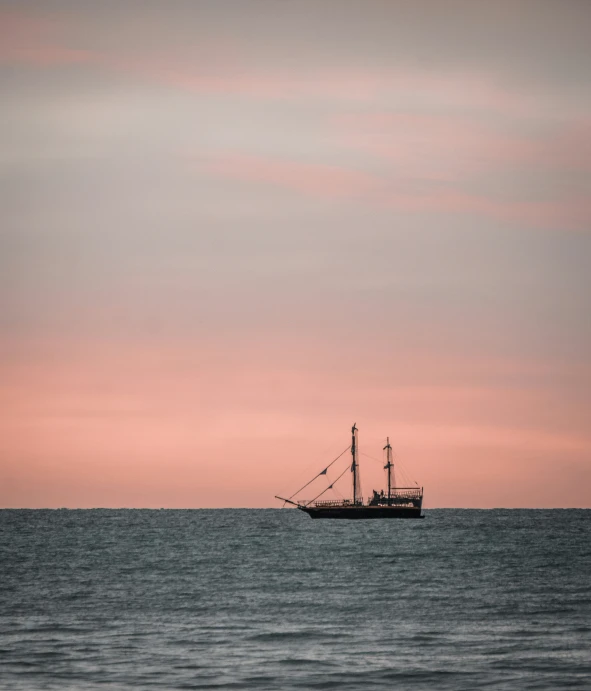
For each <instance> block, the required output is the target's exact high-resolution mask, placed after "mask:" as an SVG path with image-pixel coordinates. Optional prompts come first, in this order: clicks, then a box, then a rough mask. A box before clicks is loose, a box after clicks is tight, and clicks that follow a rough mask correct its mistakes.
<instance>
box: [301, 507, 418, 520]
mask: <svg viewBox="0 0 591 691" xmlns="http://www.w3.org/2000/svg"><path fill="white" fill-rule="evenodd" d="M299 508H300V510H301V511H305V512H306V513H307V514H308V516H310V518H342V519H343V518H344V519H346V520H355V519H367V518H424V516H422V515H421V509H417V508H415V507H414V506H413V507H409V508H402V507H399V506H343V507H336V506H331V507H326V508H322V507H315V506H305V507H299Z"/></svg>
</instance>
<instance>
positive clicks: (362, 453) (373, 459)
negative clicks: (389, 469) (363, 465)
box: [359, 451, 384, 464]
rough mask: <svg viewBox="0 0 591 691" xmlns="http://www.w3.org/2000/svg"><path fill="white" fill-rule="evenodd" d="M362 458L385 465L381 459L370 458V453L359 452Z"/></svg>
mask: <svg viewBox="0 0 591 691" xmlns="http://www.w3.org/2000/svg"><path fill="white" fill-rule="evenodd" d="M359 455H360V456H366V457H367V458H371V460H372V461H375V462H376V463H380V464H381V463H383V462H384V461H380V459H379V458H376V457H375V456H370V455H369V454H368V453H364V452H363V451H360V452H359Z"/></svg>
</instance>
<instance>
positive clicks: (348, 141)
mask: <svg viewBox="0 0 591 691" xmlns="http://www.w3.org/2000/svg"><path fill="white" fill-rule="evenodd" d="M335 17H337V18H338V20H339V21H338V24H337V25H335ZM337 26H338V30H337ZM590 26H591V8H589V7H587V6H586V5H585V4H576V3H572V4H567V5H559V4H556V3H552V2H546V1H545V0H539V1H538V2H529V1H524V2H522V3H519V7H515V6H514V4H513V3H509V2H501V3H496V4H495V6H494V7H487V8H485V6H484V5H478V6H477V5H476V4H475V3H469V2H463V1H462V0H445V1H444V2H441V3H440V4H439V3H438V4H434V3H428V2H427V1H426V0H417V2H413V3H409V2H406V1H403V0H400V1H399V2H392V3H382V2H378V1H377V0H375V1H371V0H370V1H369V2H363V3H362V2H354V1H352V0H351V1H349V0H347V1H346V2H336V0H335V1H333V0H328V1H327V2H326V3H322V4H321V6H319V5H318V3H312V2H308V0H301V2H300V3H271V2H266V1H263V2H260V1H259V2H255V0H244V2H243V3H241V4H239V5H236V6H233V9H229V6H228V7H225V6H223V3H215V2H211V3H210V2H204V3H198V4H196V5H194V6H193V5H190V4H187V5H182V4H181V5H178V6H175V8H174V11H173V9H171V7H170V6H169V5H167V4H165V3H162V4H161V5H158V4H153V5H150V7H149V8H148V7H147V6H146V5H145V4H143V3H136V2H133V1H132V2H130V3H129V4H126V5H125V6H122V7H121V8H119V9H117V10H115V9H114V7H110V8H107V6H105V5H101V4H100V3H95V4H94V5H91V6H89V5H85V6H82V5H79V4H78V3H73V2H68V1H66V0H64V1H63V2H59V3H57V4H55V5H52V6H51V7H49V6H48V5H47V4H45V3H41V2H26V3H18V4H17V3H13V2H0V90H1V92H2V93H1V94H0V97H1V98H2V102H3V104H4V105H3V110H4V113H3V125H2V127H1V128H0V139H1V141H0V144H1V145H0V152H2V153H1V154H0V174H1V175H2V180H3V183H4V184H3V189H4V191H3V199H2V202H3V203H2V206H1V209H2V210H1V211H0V220H1V223H0V225H1V227H2V230H1V231H0V275H2V277H3V291H2V298H1V299H0V324H1V330H0V354H1V355H2V357H1V359H0V405H2V411H3V414H2V417H1V419H0V507H62V506H67V507H96V506H113V507H125V506H127V507H171V508H172V507H221V506H248V507H266V506H278V505H279V504H278V503H277V502H275V500H274V499H273V497H274V495H275V494H277V493H281V492H285V493H289V494H290V493H291V492H292V491H294V490H295V489H297V487H298V486H300V485H301V484H303V483H304V482H305V480H306V477H307V474H308V475H309V476H312V475H314V474H315V472H317V471H319V470H320V469H321V468H322V467H324V466H325V465H326V464H327V463H328V462H329V461H330V460H332V458H334V456H336V455H337V454H338V453H339V452H340V451H341V450H342V449H343V448H344V447H345V446H346V445H347V444H348V442H349V429H350V426H351V424H352V423H353V422H357V425H358V427H359V430H360V444H361V450H362V451H363V452H365V453H367V454H369V455H372V456H375V457H376V458H378V460H379V459H380V458H381V449H382V447H383V446H384V443H385V438H386V436H387V435H389V437H390V440H391V442H392V444H393V447H394V450H395V453H396V454H397V458H399V459H401V461H402V463H403V464H404V467H405V468H406V469H407V470H408V473H409V474H410V475H412V477H413V478H414V479H416V480H417V481H418V482H419V484H421V485H423V486H424V487H425V504H426V506H427V507H444V506H450V507H451V506H454V507H496V506H506V507H569V506H578V507H583V506H584V507H591V360H590V358H589V353H591V321H590V319H589V314H591V304H590V302H591V301H590V297H589V296H590V295H591V233H590V232H589V231H590V230H591V204H590V202H589V200H590V199H591V194H590V192H591V189H590V183H591V149H590V145H589V142H590V141H591V137H590V133H591V129H590V128H591V96H590V95H589V90H588V74H589V68H590V67H591V51H590V50H589V47H588V40H587V39H588V28H589V27H590ZM501 35H502V36H503V45H502V47H501V46H500V44H499V41H498V40H496V38H495V37H497V38H498V36H501ZM550 39H551V41H550ZM361 463H362V482H363V489H364V494H366V495H368V494H369V493H370V490H371V489H373V488H378V487H379V486H380V483H382V482H383V478H382V471H381V468H380V464H379V462H375V461H374V460H372V459H369V458H366V457H365V458H364V457H362V458H361ZM348 481H349V478H348V477H347V478H344V479H343V481H342V483H341V485H340V487H341V491H342V492H343V493H346V492H347V491H348V489H349V488H348V484H347V483H348Z"/></svg>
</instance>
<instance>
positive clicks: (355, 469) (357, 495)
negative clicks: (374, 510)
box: [351, 423, 363, 504]
mask: <svg viewBox="0 0 591 691" xmlns="http://www.w3.org/2000/svg"><path fill="white" fill-rule="evenodd" d="M351 456H352V457H353V462H352V463H351V472H352V473H353V504H357V502H358V501H359V500H360V499H361V501H363V499H362V497H361V489H360V487H359V484H360V483H359V462H358V461H357V427H356V426H355V423H353V427H351Z"/></svg>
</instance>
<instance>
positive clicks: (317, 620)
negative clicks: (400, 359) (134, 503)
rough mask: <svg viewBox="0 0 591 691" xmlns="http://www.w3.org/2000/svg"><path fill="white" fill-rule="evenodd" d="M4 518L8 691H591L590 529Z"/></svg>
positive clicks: (569, 525)
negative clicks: (578, 690) (396, 690)
mask: <svg viewBox="0 0 591 691" xmlns="http://www.w3.org/2000/svg"><path fill="white" fill-rule="evenodd" d="M426 513H427V517H426V518H425V520H423V521H401V520H399V521H396V520H390V521H359V522H355V521H354V522H348V521H313V520H311V519H310V518H308V517H307V516H306V515H304V514H303V513H301V512H298V511H293V510H283V511H281V510H260V511H259V510H230V509H228V510H217V511H209V510H200V511H148V510H146V511H143V510H142V511H133V510H132V511H129V510H118V511H114V510H113V511H111V510H96V511H64V510H60V511H0V688H1V689H11V690H12V689H15V690H21V689H26V690H27V691H33V690H36V689H67V690H69V689H76V690H78V689H80V690H87V689H93V690H94V689H103V690H110V689H111V690H116V689H117V690H118V689H121V690H123V689H167V690H172V689H230V688H231V689H261V690H263V689H339V690H341V689H343V690H345V689H351V690H353V689H354V690H358V689H393V688H399V689H475V688H481V687H486V688H490V689H505V688H508V689H511V688H513V689H572V688H581V689H583V688H585V689H591V539H590V529H591V511H580V510H569V511H559V510H556V511H522V510H513V511H505V510H498V511H457V510H437V511H435V510H434V511H427V512H426Z"/></svg>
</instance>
